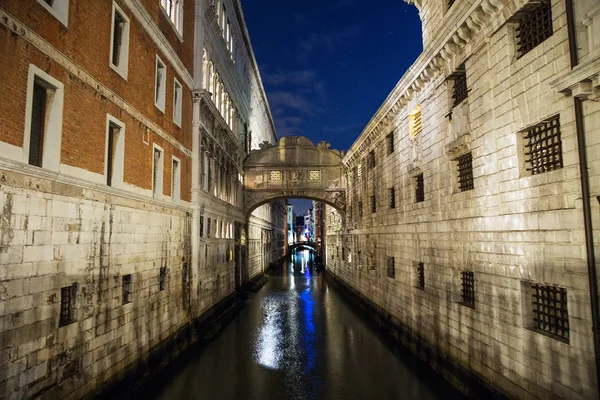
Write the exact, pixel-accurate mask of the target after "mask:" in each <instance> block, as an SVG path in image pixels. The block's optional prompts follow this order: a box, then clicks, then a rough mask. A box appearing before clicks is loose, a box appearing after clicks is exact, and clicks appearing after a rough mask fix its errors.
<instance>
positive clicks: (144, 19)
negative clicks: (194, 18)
mask: <svg viewBox="0 0 600 400" xmlns="http://www.w3.org/2000/svg"><path fill="white" fill-rule="evenodd" d="M123 3H125V5H126V6H127V8H129V10H131V12H132V13H133V15H134V16H135V18H136V19H137V20H138V21H139V22H140V24H141V25H142V27H143V28H144V30H145V31H146V33H147V34H148V35H149V36H150V37H151V38H152V40H153V41H154V44H156V46H157V47H158V48H159V49H160V51H161V52H162V53H163V54H164V55H165V56H166V57H167V59H168V60H169V62H170V63H171V65H172V66H173V68H174V69H175V71H177V74H179V76H180V77H181V79H183V81H184V82H185V84H186V85H187V87H188V88H189V89H190V90H191V89H193V88H194V78H193V77H192V75H191V74H190V72H189V71H188V70H187V68H186V67H185V65H183V62H182V61H181V59H180V58H179V56H178V55H177V53H176V52H175V50H174V49H173V47H172V46H171V44H170V43H169V41H168V40H167V38H166V37H165V35H164V34H163V33H162V32H161V30H160V28H159V27H158V25H157V24H156V22H155V21H154V20H153V19H152V16H151V15H150V14H149V13H148V11H147V10H146V8H145V7H144V5H143V4H142V2H141V1H140V0H123ZM181 40H182V41H183V39H181Z"/></svg>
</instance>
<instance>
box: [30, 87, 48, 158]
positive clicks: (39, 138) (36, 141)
mask: <svg viewBox="0 0 600 400" xmlns="http://www.w3.org/2000/svg"><path fill="white" fill-rule="evenodd" d="M32 99H33V101H32V103H31V134H30V137H29V164H31V165H35V166H36V167H41V166H42V158H43V151H44V136H45V135H44V133H45V126H44V125H45V121H46V88H45V87H44V86H42V85H41V84H39V83H38V82H35V83H34V84H33V97H32Z"/></svg>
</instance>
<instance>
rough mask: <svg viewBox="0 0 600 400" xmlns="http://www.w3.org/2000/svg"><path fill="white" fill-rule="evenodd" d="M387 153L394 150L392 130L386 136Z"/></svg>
mask: <svg viewBox="0 0 600 400" xmlns="http://www.w3.org/2000/svg"><path fill="white" fill-rule="evenodd" d="M386 142H387V150H388V155H389V154H392V153H393V152H394V132H390V133H388V135H387V136H386Z"/></svg>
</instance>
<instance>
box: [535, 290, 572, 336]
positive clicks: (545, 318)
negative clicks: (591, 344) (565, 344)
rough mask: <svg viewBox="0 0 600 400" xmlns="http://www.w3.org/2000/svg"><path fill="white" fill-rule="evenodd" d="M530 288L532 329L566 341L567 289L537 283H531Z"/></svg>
mask: <svg viewBox="0 0 600 400" xmlns="http://www.w3.org/2000/svg"><path fill="white" fill-rule="evenodd" d="M531 288H532V289H533V294H532V303H533V322H534V329H535V330H536V331H539V332H540V333H544V334H547V335H549V336H551V337H554V338H556V339H562V340H567V341H568V340H569V312H568V310H567V289H564V288H559V287H557V286H545V285H538V284H534V285H532V286H531Z"/></svg>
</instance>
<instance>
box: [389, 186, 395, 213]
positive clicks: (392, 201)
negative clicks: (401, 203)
mask: <svg viewBox="0 0 600 400" xmlns="http://www.w3.org/2000/svg"><path fill="white" fill-rule="evenodd" d="M390 208H396V188H393V187H391V188H390Z"/></svg>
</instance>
